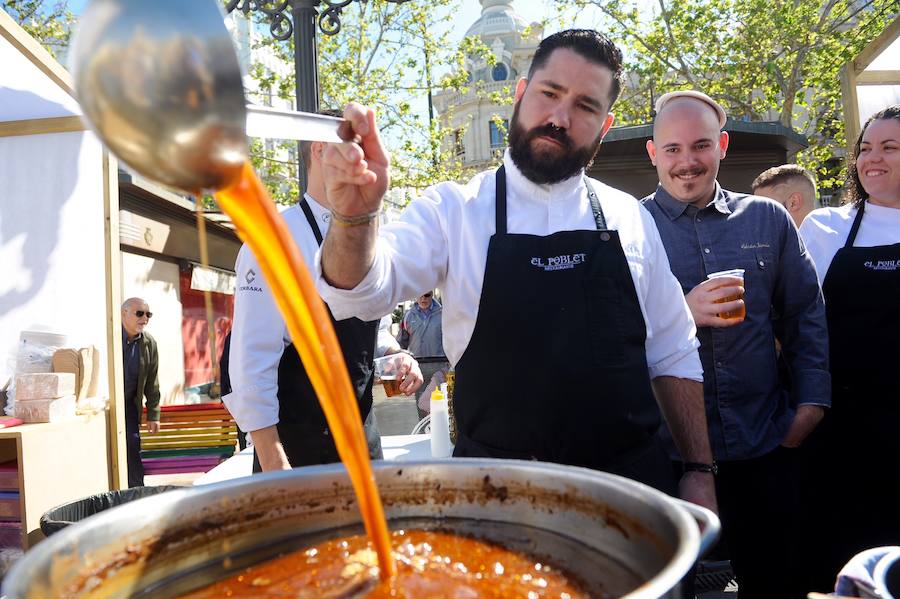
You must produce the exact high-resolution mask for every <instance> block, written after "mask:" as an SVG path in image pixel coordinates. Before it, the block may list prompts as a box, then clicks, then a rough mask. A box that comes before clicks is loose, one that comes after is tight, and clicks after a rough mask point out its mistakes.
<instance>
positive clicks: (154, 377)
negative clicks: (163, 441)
mask: <svg viewBox="0 0 900 599" xmlns="http://www.w3.org/2000/svg"><path fill="white" fill-rule="evenodd" d="M158 372H159V354H157V351H156V340H155V339H154V338H153V337H151V336H150V333H148V332H147V331H144V333H143V334H142V335H141V367H140V368H139V369H138V379H137V389H138V390H137V394H136V395H135V396H134V401H135V403H137V406H138V409H140V408H141V401H142V400H143V398H144V397H146V398H147V420H159V376H158Z"/></svg>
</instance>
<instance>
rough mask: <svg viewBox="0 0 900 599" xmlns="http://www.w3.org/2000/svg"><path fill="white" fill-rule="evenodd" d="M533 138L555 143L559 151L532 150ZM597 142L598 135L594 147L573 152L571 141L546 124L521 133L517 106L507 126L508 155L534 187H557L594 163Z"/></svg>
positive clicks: (598, 139)
mask: <svg viewBox="0 0 900 599" xmlns="http://www.w3.org/2000/svg"><path fill="white" fill-rule="evenodd" d="M537 137H549V138H551V139H555V140H556V141H558V142H559V143H561V144H562V145H563V147H562V148H554V147H548V148H546V149H539V150H535V149H534V148H533V146H532V142H533V141H534V139H535V138H537ZM601 141H602V136H600V135H598V136H597V140H596V141H595V142H594V143H592V144H588V145H586V146H581V147H580V148H573V145H574V144H573V142H572V138H570V137H569V134H568V133H566V130H565V129H560V128H558V127H555V126H553V125H551V124H549V123H548V124H546V125H540V126H538V127H534V128H532V129H531V130H529V131H525V129H524V128H523V127H522V126H521V125H520V124H519V106H518V105H516V107H515V108H514V109H513V116H512V122H511V123H510V126H509V155H510V157H511V158H512V160H513V162H514V163H515V165H516V166H517V167H518V168H519V170H520V171H522V174H523V175H525V177H527V178H528V180H529V181H532V182H534V183H537V184H538V185H545V184H548V183H559V182H560V181H565V180H566V179H568V178H570V177H574V176H575V175H577V174H579V173H580V172H581V170H582V169H584V168H585V167H587V166H588V165H589V164H590V163H591V161H592V160H593V159H594V155H595V154H596V153H597V150H598V149H599V148H600V142H601Z"/></svg>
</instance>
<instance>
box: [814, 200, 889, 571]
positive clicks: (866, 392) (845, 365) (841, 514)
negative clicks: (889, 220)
mask: <svg viewBox="0 0 900 599" xmlns="http://www.w3.org/2000/svg"><path fill="white" fill-rule="evenodd" d="M864 213H865V202H862V203H860V204H859V209H858V210H857V213H856V218H855V219H854V220H853V226H852V227H851V229H850V233H849V234H848V235H847V241H846V243H845V244H844V247H843V248H841V249H839V250H838V251H837V253H836V254H835V256H834V258H833V259H832V261H831V265H830V266H829V268H828V272H827V274H826V275H825V280H824V282H823V284H822V292H823V294H824V296H825V309H826V314H827V318H828V337H829V347H830V367H831V380H832V407H831V409H830V410H829V412H828V414H827V415H826V417H825V419H824V420H823V422H822V426H821V427H820V429H819V430H817V431H816V432H815V433H814V435H815V437H814V438H812V439H811V440H812V448H811V449H812V450H813V451H814V453H813V456H812V459H813V460H814V464H813V466H814V472H815V476H816V478H817V479H818V480H817V481H815V482H816V484H815V486H814V488H813V491H814V493H810V494H809V495H808V497H807V501H808V502H810V503H811V504H812V505H813V506H815V505H818V506H821V507H820V508H819V509H817V510H816V511H817V518H816V522H815V523H814V526H813V533H812V534H813V535H815V536H818V537H819V538H818V543H819V544H821V546H823V547H827V548H829V550H828V551H827V552H828V554H829V555H827V556H822V557H821V558H820V559H814V560H813V561H814V562H816V563H817V564H819V565H820V566H821V567H820V568H819V570H820V571H819V573H818V575H814V579H817V580H816V582H817V583H818V586H822V585H824V584H825V583H826V582H827V581H828V580H829V578H830V583H831V584H833V583H834V577H835V576H836V575H837V571H838V569H839V568H840V567H842V566H843V565H844V564H845V563H846V562H847V561H848V560H849V559H850V558H851V557H852V556H853V555H855V554H856V553H858V552H859V551H862V550H864V549H868V548H872V547H877V546H881V545H900V501H898V499H897V498H898V496H900V495H898V490H897V489H900V243H895V244H893V245H881V246H873V247H854V246H853V242H854V241H855V239H856V234H857V232H858V231H859V226H860V223H862V219H863V215H864ZM898 236H900V231H898ZM816 529H817V530H818V532H816Z"/></svg>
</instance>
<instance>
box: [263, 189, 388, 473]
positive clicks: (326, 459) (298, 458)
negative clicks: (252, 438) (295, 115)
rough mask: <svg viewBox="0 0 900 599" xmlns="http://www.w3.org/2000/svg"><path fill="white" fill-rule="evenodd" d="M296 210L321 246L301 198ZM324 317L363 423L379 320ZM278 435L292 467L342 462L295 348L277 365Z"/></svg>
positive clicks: (369, 401) (368, 406) (369, 397)
mask: <svg viewBox="0 0 900 599" xmlns="http://www.w3.org/2000/svg"><path fill="white" fill-rule="evenodd" d="M300 207H301V208H302V209H303V214H304V215H306V220H307V222H308V223H309V226H310V228H311V229H312V232H313V234H314V235H315V236H316V241H317V242H318V244H319V245H322V232H321V231H320V230H319V226H318V224H317V223H316V219H315V216H314V215H313V213H312V209H311V208H310V207H309V203H308V202H307V201H306V199H305V198H304V199H303V200H302V201H301V202H300ZM327 307H328V306H327V305H326V308H327ZM328 314H329V316H331V323H332V324H333V325H334V330H335V333H337V338H338V342H339V343H340V346H341V351H342V353H343V354H344V360H345V362H346V364H347V370H348V371H349V373H350V382H351V384H352V386H353V390H354V392H355V394H356V399H357V402H358V405H359V411H360V414H361V415H362V418H363V420H366V419H367V418H368V416H369V411H370V410H371V408H372V383H373V380H374V376H373V368H374V366H373V364H372V360H373V358H374V356H373V354H374V353H375V340H376V337H377V335H378V322H379V321H377V320H372V321H369V322H364V321H362V320H360V319H358V318H347V319H345V320H335V319H334V316H332V315H331V310H330V309H329V310H328ZM278 436H279V438H280V439H281V444H282V446H283V447H284V452H285V454H286V455H287V458H288V461H290V463H291V466H293V467H294V468H296V467H299V466H311V465H315V464H330V463H332V462H339V461H340V460H341V458H340V456H339V455H338V453H337V449H336V447H335V445H334V438H333V437H332V435H331V431H330V429H329V428H328V423H327V421H326V420H325V413H324V412H322V407H321V406H320V405H319V400H318V399H317V397H316V392H315V390H314V389H313V386H312V383H311V382H310V381H309V377H308V376H307V375H306V369H305V368H304V367H303V363H302V362H301V361H300V356H299V354H297V350H296V348H295V347H294V344H293V343H292V344H290V345H288V346H287V347H285V348H284V354H282V356H281V362H280V363H279V364H278ZM253 468H254V472H259V471H260V467H259V461H258V460H257V459H256V457H255V454H254V464H253Z"/></svg>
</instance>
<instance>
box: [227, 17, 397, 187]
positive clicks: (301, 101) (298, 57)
mask: <svg viewBox="0 0 900 599" xmlns="http://www.w3.org/2000/svg"><path fill="white" fill-rule="evenodd" d="M354 1H355V0H228V2H227V3H226V5H225V10H226V12H228V13H231V12H232V11H234V10H239V11H241V12H243V13H244V16H247V17H249V16H250V13H253V12H258V13H263V14H264V15H266V16H267V17H268V18H269V32H270V33H271V34H272V37H274V38H275V39H276V40H279V41H287V40H289V39H290V38H291V36H293V38H294V94H295V97H296V99H297V109H298V110H303V111H306V112H318V110H319V67H318V56H317V50H316V27H317V26H318V29H319V30H320V31H321V32H322V33H324V34H326V35H335V34H337V33H338V32H339V31H340V30H341V11H342V10H343V9H344V8H346V7H347V6H349V5H350V4H351V3H352V2H354ZM359 1H360V2H365V1H366V0H359ZM387 1H388V2H390V3H392V4H403V3H405V2H409V0H387ZM319 5H324V10H323V11H322V14H321V15H320V14H319V11H318V8H319ZM297 161H298V167H297V173H298V183H299V185H300V193H303V190H304V189H306V168H305V165H304V164H303V160H302V158H301V155H300V151H299V148H298V151H297Z"/></svg>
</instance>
